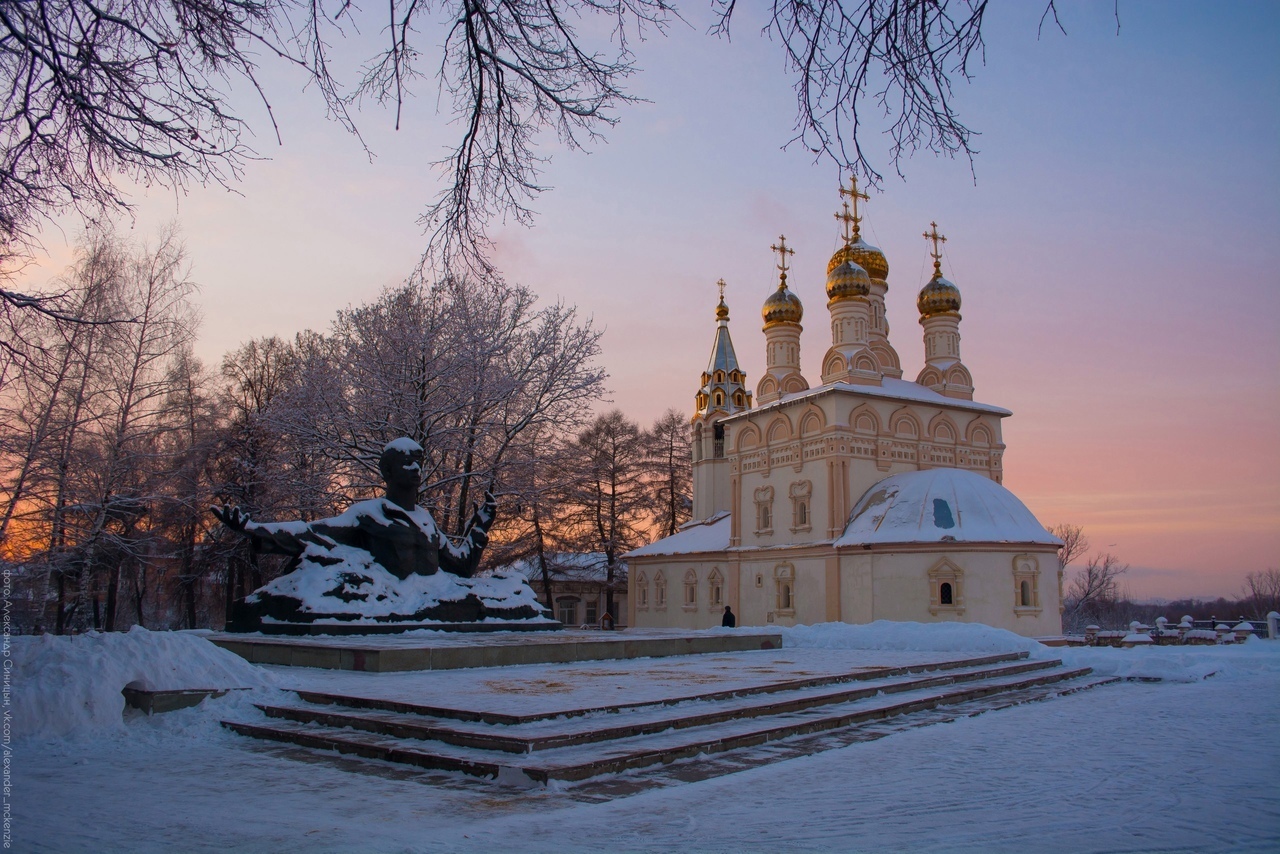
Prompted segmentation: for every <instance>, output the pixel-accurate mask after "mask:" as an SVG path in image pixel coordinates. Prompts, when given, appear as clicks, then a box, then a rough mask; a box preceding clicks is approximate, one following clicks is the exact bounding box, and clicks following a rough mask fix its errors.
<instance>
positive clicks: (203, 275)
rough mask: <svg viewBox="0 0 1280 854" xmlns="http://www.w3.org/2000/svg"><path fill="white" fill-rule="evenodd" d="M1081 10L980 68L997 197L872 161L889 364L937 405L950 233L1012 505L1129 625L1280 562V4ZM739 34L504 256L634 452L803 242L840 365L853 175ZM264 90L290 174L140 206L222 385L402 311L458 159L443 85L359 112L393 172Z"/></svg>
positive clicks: (702, 51)
mask: <svg viewBox="0 0 1280 854" xmlns="http://www.w3.org/2000/svg"><path fill="white" fill-rule="evenodd" d="M1060 5H1063V6H1064V8H1062V9H1061V10H1060V12H1061V15H1062V21H1063V24H1064V25H1065V27H1066V28H1067V31H1068V35H1066V36H1063V35H1062V34H1061V33H1060V32H1058V31H1057V30H1056V29H1055V28H1053V27H1052V26H1046V27H1045V29H1044V31H1043V33H1042V34H1041V35H1040V37H1039V38H1038V39H1037V25H1038V21H1039V18H1040V12H1041V11H1042V7H1041V6H1040V4H1036V3H1017V2H1010V0H1006V2H997V3H992V5H991V7H990V9H989V11H988V14H987V27H986V30H985V32H986V37H987V53H986V59H987V62H986V65H985V67H984V66H978V67H977V68H976V75H975V78H974V80H973V81H972V82H971V83H968V84H966V83H963V82H959V83H957V91H956V103H957V105H958V107H959V110H960V114H961V118H962V120H964V121H965V122H966V123H967V124H969V125H970V126H971V127H973V128H975V129H976V130H978V131H980V132H981V134H982V135H981V136H980V137H979V138H978V139H977V148H978V149H980V152H981V153H980V154H979V156H978V157H977V159H976V161H975V163H974V167H973V169H974V171H973V173H971V172H970V166H969V163H968V162H966V161H964V160H950V159H945V158H936V157H934V156H933V155H931V154H927V153H926V154H918V155H916V156H915V157H913V158H911V159H908V160H905V161H903V163H902V166H901V169H902V172H903V177H899V176H898V175H897V174H895V172H894V169H893V167H892V165H891V164H890V163H889V162H888V160H887V157H886V155H885V152H886V151H887V145H886V144H885V143H884V142H883V141H882V140H881V139H880V138H879V137H878V136H876V135H875V134H874V132H873V133H869V134H868V136H867V137H866V139H864V141H863V142H864V146H867V147H868V148H869V149H870V151H871V152H872V159H873V162H874V163H876V164H877V165H878V166H880V167H881V171H882V172H883V173H884V175H885V176H886V177H885V180H884V182H883V185H882V186H881V187H880V188H879V190H878V191H873V192H872V196H871V201H870V203H869V204H868V205H866V215H867V219H866V221H865V223H864V226H863V228H864V234H865V235H866V237H867V239H868V240H869V241H870V242H872V243H874V244H876V245H878V246H880V247H881V248H882V249H883V250H884V252H885V254H886V255H887V257H888V260H889V265H890V272H889V279H888V281H889V294H888V297H887V302H888V318H889V323H890V326H891V333H890V338H891V340H892V342H893V343H894V345H895V347H896V348H897V350H898V352H899V353H900V355H901V356H902V360H903V368H904V372H905V374H906V376H907V377H908V378H912V377H914V376H915V375H916V373H917V372H918V371H919V369H920V367H921V365H922V363H923V345H922V344H921V332H920V327H919V324H918V323H917V314H916V311H915V295H916V292H917V291H918V290H919V288H920V287H921V285H923V284H924V282H925V281H926V280H927V279H928V275H929V272H930V269H931V267H930V264H929V257H928V254H927V248H928V247H927V245H926V243H925V241H924V239H923V238H922V237H921V234H922V232H923V231H925V230H926V229H927V228H928V226H929V223H930V221H933V220H936V221H937V223H938V226H939V229H940V231H942V232H943V233H944V234H945V235H947V237H948V238H949V240H948V242H947V244H946V247H945V257H944V262H943V263H944V271H945V273H946V275H947V277H948V278H949V279H951V280H952V281H953V282H955V283H956V284H957V285H958V287H959V288H960V290H961V293H962V294H963V299H964V307H963V317H964V319H963V322H962V323H961V334H962V336H963V344H962V353H963V356H964V360H965V362H966V363H967V364H968V365H969V367H970V369H971V370H972V372H973V376H974V384H975V386H976V389H977V391H976V393H975V398H976V399H978V400H981V401H983V402H988V403H993V404H997V405H1000V406H1004V407H1006V408H1008V409H1011V410H1013V412H1014V415H1013V417H1012V418H1009V419H1006V421H1005V426H1004V438H1005V442H1006V444H1007V445H1008V450H1007V453H1006V456H1005V473H1006V477H1005V485H1006V486H1008V487H1009V488H1010V489H1011V490H1013V492H1014V493H1016V494H1017V495H1018V496H1019V497H1020V498H1021V499H1022V500H1023V501H1024V502H1025V503H1026V504H1027V505H1028V506H1029V507H1030V508H1031V509H1032V511H1033V512H1035V514H1036V515H1037V517H1038V518H1039V519H1040V520H1041V521H1043V522H1044V523H1045V524H1050V525H1051V524H1054V523H1059V522H1069V523H1074V524H1079V525H1083V526H1084V528H1085V532H1086V534H1087V536H1088V537H1089V538H1090V540H1091V541H1092V543H1093V546H1094V548H1095V550H1101V551H1111V552H1114V553H1115V554H1117V555H1118V556H1120V558H1121V559H1122V560H1123V561H1125V562H1127V563H1129V564H1130V565H1131V570H1130V572H1129V574H1128V576H1127V584H1128V591H1129V593H1130V594H1131V595H1134V596H1138V597H1164V598H1175V597H1180V596H1202V597H1203V596H1217V595H1228V596H1231V595H1235V594H1237V593H1238V592H1239V590H1240V587H1241V584H1242V582H1243V580H1244V576H1245V574H1246V573H1247V572H1253V571H1258V570H1263V569H1267V568H1268V567H1276V566H1280V556H1278V555H1280V427H1278V426H1277V425H1280V379H1278V373H1280V320H1278V318H1280V251H1278V250H1277V247H1278V246H1280V201H1278V199H1280V196H1278V194H1277V191H1278V190H1280V64H1278V63H1277V62H1276V57H1277V56H1280V6H1277V5H1275V4H1274V3H1266V2H1261V3H1222V4H1204V3H1185V2H1144V1H1140V0H1124V2H1122V3H1121V4H1120V7H1119V14H1120V24H1121V29H1120V33H1119V34H1118V35H1117V33H1116V21H1115V18H1114V16H1113V15H1114V7H1113V4H1112V2H1111V0H1104V1H1103V2H1096V3H1078V4H1076V3H1073V4H1069V5H1066V4H1060ZM742 11H743V12H745V13H746V14H743V15H742V16H741V17H740V18H738V19H736V25H735V31H734V39H733V41H732V42H729V41H725V40H722V39H716V38H714V37H711V36H708V35H706V34H705V29H706V24H707V21H708V18H707V10H706V8H704V7H701V6H699V7H697V8H692V7H690V8H686V9H683V10H682V12H683V14H684V15H685V17H686V20H687V21H689V25H688V26H685V25H684V24H677V25H675V26H673V27H672V29H671V32H670V34H669V36H668V37H666V38H660V37H655V38H650V39H649V40H647V41H644V42H641V43H639V44H637V45H635V46H634V47H635V51H636V57H637V61H638V64H639V65H640V66H641V68H642V69H643V70H642V72H641V73H640V74H639V75H638V76H637V77H636V78H635V79H634V80H633V81H632V91H633V93H634V94H636V95H639V96H640V97H642V98H645V99H648V103H642V104H637V105H633V106H630V107H626V108H624V109H622V110H621V111H620V114H619V115H620V118H621V123H620V124H619V125H618V126H617V127H616V128H614V129H613V130H612V131H611V132H610V133H609V135H608V140H607V142H606V143H603V144H599V145H597V146H595V148H594V149H593V150H592V151H591V152H590V153H582V152H567V151H564V150H562V149H561V148H559V147H557V146H556V145H555V141H554V139H550V140H548V148H547V150H548V151H549V152H551V153H553V154H554V158H553V160H552V161H551V163H550V164H549V165H548V167H547V169H546V171H545V173H544V176H543V177H544V183H545V184H546V185H548V186H550V187H552V188H554V189H552V190H551V191H550V192H548V193H546V194H545V195H544V196H543V197H542V198H541V199H540V200H539V201H538V202H537V203H536V204H535V207H536V208H537V210H538V211H539V213H540V215H539V217H538V219H537V222H536V224H535V227H533V228H532V229H525V228H522V227H517V226H506V227H501V228H499V229H498V230H497V231H496V233H495V237H496V241H497V260H498V263H499V266H500V268H501V271H502V273H503V274H504V275H505V276H506V277H507V278H508V279H509V280H511V281H515V282H520V283H522V284H525V285H528V286H530V287H532V288H533V289H534V290H535V291H537V292H538V293H540V294H541V295H542V296H543V297H544V298H545V299H547V300H554V299H557V298H561V299H564V300H565V301H567V302H570V303H575V304H577V305H578V307H579V309H580V310H581V312H582V313H583V314H588V315H591V316H593V317H594V319H595V322H596V324H597V325H599V326H601V327H603V328H605V329H606V334H605V338H604V356H603V363H604V365H605V367H606V368H607V369H608V371H609V373H610V375H611V379H610V383H609V385H610V388H611V391H612V395H611V397H612V404H613V405H616V406H618V407H619V408H621V409H622V410H623V411H624V412H626V413H627V414H628V415H629V416H631V417H632V418H635V419H637V420H640V421H641V422H648V421H651V420H652V419H654V418H655V417H657V416H658V415H660V414H661V413H662V412H663V411H664V410H666V409H667V408H670V407H675V408H677V409H680V410H681V411H684V412H689V411H690V410H691V407H692V404H693V396H694V392H695V391H696V389H697V383H698V375H699V373H700V371H701V370H702V368H703V366H704V365H705V362H706V359H707V355H708V353H709V351H710V347H711V341H712V335H713V330H714V306H715V303H716V289H715V282H716V280H717V279H719V278H724V279H725V280H726V281H727V282H728V291H727V297H726V298H727V300H728V302H729V305H730V308H731V316H732V322H731V330H732V334H733V339H734V343H735V345H736V348H737V353H738V356H739V359H740V360H741V361H742V363H743V367H744V369H745V370H746V371H747V373H748V381H749V383H751V384H752V385H754V383H755V382H756V381H757V380H758V379H759V377H760V373H761V371H762V369H763V366H764V353H763V341H764V337H763V335H762V333H761V330H760V314H759V311H760V305H761V303H762V302H763V300H764V299H765V297H766V296H767V295H768V294H769V292H770V290H771V289H772V288H773V287H775V286H776V271H775V269H774V257H773V256H772V255H771V253H770V251H769V245H770V244H771V243H773V242H776V239H777V237H778V235H779V234H785V235H786V236H787V241H788V243H789V244H790V245H792V246H794V247H795V249H796V254H795V257H794V259H793V267H792V269H793V272H792V273H791V274H790V276H789V283H790V285H791V287H792V289H793V290H794V291H795V292H796V293H797V295H798V296H799V297H800V299H801V300H802V301H803V302H804V305H805V309H806V317H805V327H806V331H805V333H804V338H803V341H804V345H803V347H804V349H803V356H802V366H803V368H804V371H805V373H806V375H807V376H808V377H809V379H810V382H811V383H812V384H817V382H818V379H817V374H818V372H819V371H818V364H819V359H820V356H821V354H822V353H823V352H824V351H825V349H826V347H827V346H828V345H829V343H830V333H829V327H828V321H827V314H826V310H825V298H824V293H823V281H824V276H825V271H826V261H827V258H828V257H829V256H830V255H831V253H832V252H833V251H834V250H835V249H836V248H837V246H838V245H839V226H838V223H837V222H836V220H835V219H834V218H833V216H832V215H833V214H834V213H835V212H836V211H837V210H838V209H839V197H838V196H837V193H836V188H837V186H838V185H839V184H840V183H841V181H842V180H843V176H841V174H840V173H839V172H838V171H837V170H836V169H835V167H834V166H832V165H831V164H829V163H819V164H814V163H813V162H812V158H811V157H810V156H809V155H807V154H806V153H805V152H804V151H803V150H800V149H796V148H793V149H791V150H787V151H783V150H781V146H782V145H783V144H784V143H785V142H786V141H787V140H788V138H789V137H790V135H791V134H790V130H791V127H792V124H793V118H794V99H793V95H792V92H791V89H790V83H789V79H788V78H787V77H786V76H785V75H784V74H783V73H782V72H783V68H782V56H781V53H780V51H779V50H778V49H777V46H776V45H773V44H771V43H769V42H768V41H767V40H764V39H761V38H760V37H759V36H758V22H755V21H752V20H749V16H750V15H751V14H753V12H752V11H751V10H745V9H744V10H742ZM374 35H375V36H376V35H377V34H376V33H374ZM427 64H430V63H429V62H428V63H427ZM264 79H265V82H266V88H267V91H268V94H269V95H270V97H271V100H272V104H273V106H274V107H275V109H276V115H277V118H278V120H279V122H280V126H281V129H282V135H283V145H277V144H276V142H275V139H274V137H273V136H272V134H271V132H270V125H269V123H268V122H267V121H266V119H265V116H264V115H263V114H262V111H261V109H260V108H259V107H257V105H256V104H255V102H254V101H253V100H252V99H251V98H249V97H247V96H246V97H245V98H244V99H243V100H242V102H241V103H242V105H243V111H244V113H245V114H246V115H247V117H248V118H249V119H250V120H251V122H252V124H253V127H254V128H255V130H256V132H257V134H258V136H257V137H256V140H255V146H256V148H257V150H258V151H259V153H260V154H261V155H262V156H263V157H264V158H265V159H263V160H261V161H258V162H254V163H251V164H250V165H249V167H248V168H247V169H246V172H245V175H244V179H243V181H242V182H241V183H239V184H238V185H236V188H235V189H236V192H235V193H232V192H228V191H227V190H225V189H223V188H220V187H209V188H192V189H190V190H189V192H187V193H185V194H175V193H174V192H173V191H171V190H170V191H167V192H166V191H165V190H164V189H162V188H152V189H151V190H149V191H139V193H138V195H137V200H138V207H137V211H136V218H135V220H134V221H133V222H132V223H129V222H126V223H125V226H126V227H129V226H130V225H131V226H132V228H133V229H134V231H135V232H136V234H137V235H138V236H139V237H145V236H147V235H148V234H151V233H153V232H154V231H155V229H156V228H157V226H158V225H159V224H161V223H163V222H165V221H168V220H175V219H176V220H177V221H178V222H179V223H180V225H181V227H182V229H183V233H184V235H185V239H186V242H187V246H188V249H189V253H190V257H191V260H192V263H193V275H194V278H195V279H196V280H197V281H198V282H200V284H201V287H202V291H201V293H200V295H199V297H198V301H199V304H200V306H201V311H202V314H203V318H204V321H203V326H202V330H201V340H200V344H199V348H198V351H199V355H200V356H201V357H202V358H203V359H205V360H206V361H207V362H208V363H210V364H213V365H216V364H217V363H218V362H219V361H220V360H221V357H222V354H223V353H224V352H226V351H227V350H230V349H232V348H234V347H236V346H237V345H238V344H240V343H241V342H243V341H246V340H248V339H249V338H253V337H258V336H265V335H272V334H276V335H282V336H292V335H293V333H295V332H297V331H299V330H301V329H304V328H308V327H309V328H315V329H322V328H324V327H326V326H327V325H328V323H329V320H330V319H331V318H332V316H333V314H334V312H335V311H336V310H338V309H340V308H343V307H345V306H347V305H351V304H356V303H360V302H362V301H365V300H368V299H370V298H372V297H373V296H375V295H376V294H377V293H378V292H379V291H380V290H381V289H382V288H384V287H386V286H388V285H394V284H397V283H399V282H402V281H403V280H404V278H405V277H406V276H407V275H408V273H409V272H410V271H411V270H412V269H413V267H414V265H415V263H416V262H417V260H418V257H419V254H420V252H421V251H422V248H423V246H424V243H425V240H424V238H423V236H422V234H421V231H420V229H419V227H418V226H417V224H416V222H415V220H416V218H417V215H418V214H419V213H420V212H421V210H422V209H423V208H424V207H425V206H426V204H427V203H428V202H429V200H430V199H432V198H433V197H434V196H435V195H436V193H437V192H438V191H439V188H440V183H439V181H440V176H439V174H438V173H437V172H435V171H434V170H433V169H432V167H431V166H430V163H431V161H433V160H436V159H438V158H440V157H441V156H443V154H444V152H445V148H446V146H448V145H449V144H450V143H451V142H452V141H453V139H454V137H455V135H456V134H457V132H458V131H457V129H456V128H454V127H451V126H450V125H449V124H448V123H447V117H446V116H441V115H438V114H436V112H435V106H436V99H435V96H434V91H430V90H429V87H424V89H423V91H421V92H420V93H419V97H418V98H417V100H416V101H414V102H413V103H412V104H410V106H409V109H408V110H407V111H406V119H407V120H406V121H405V122H403V123H402V128H401V130H400V131H399V132H395V131H393V130H392V125H393V117H392V116H391V115H390V114H387V113H384V112H382V111H379V110H372V111H366V112H365V113H363V114H362V115H361V117H360V118H361V123H362V130H363V132H364V133H365V135H366V140H367V141H368V143H369V145H370V147H371V148H372V149H373V151H374V153H375V154H376V158H375V159H373V160H372V161H370V160H369V159H368V158H366V157H365V156H364V154H363V152H362V151H361V149H360V146H359V144H358V143H357V141H356V140H355V139H353V138H352V137H350V136H348V135H346V134H345V133H344V132H343V131H342V129H341V128H340V127H339V126H337V125H336V124H333V123H330V122H328V121H326V120H325V119H324V115H323V108H322V105H321V104H320V103H319V99H318V97H316V96H315V94H314V92H311V91H303V89H302V83H303V81H301V80H300V79H298V78H296V77H291V76H289V72H286V71H284V70H279V69H276V70H271V69H268V73H267V74H266V75H265V78H264ZM873 112H874V110H869V111H868V115H869V116H871V115H872V113H873ZM872 118H874V116H872ZM872 129H873V131H874V130H878V128H876V126H875V125H874V122H873V124H872ZM975 179H976V180H975ZM76 229H77V226H76V225H75V223H74V222H73V221H72V220H71V219H66V220H64V227H63V229H62V230H61V231H59V230H56V229H50V230H48V231H47V232H46V234H45V236H44V241H45V246H46V249H47V250H48V256H47V257H46V258H43V259H42V260H41V262H40V264H39V265H38V266H37V267H36V268H33V269H32V270H30V271H29V273H28V280H29V282H30V283H31V284H30V285H29V286H30V287H32V288H38V287H40V286H42V285H43V283H44V282H45V281H47V280H48V278H49V277H50V276H52V275H53V274H55V273H56V272H58V271H60V270H61V269H62V268H63V267H64V266H65V265H66V264H67V263H68V261H69V260H70V257H71V249H70V247H69V246H68V245H67V244H68V242H69V241H72V240H74V237H75V234H76ZM606 405H607V404H606Z"/></svg>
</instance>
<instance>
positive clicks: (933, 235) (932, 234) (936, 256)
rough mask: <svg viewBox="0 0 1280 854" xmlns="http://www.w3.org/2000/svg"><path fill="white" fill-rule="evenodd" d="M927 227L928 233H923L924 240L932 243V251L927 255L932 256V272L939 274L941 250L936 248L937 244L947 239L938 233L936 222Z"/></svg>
mask: <svg viewBox="0 0 1280 854" xmlns="http://www.w3.org/2000/svg"><path fill="white" fill-rule="evenodd" d="M929 226H930V229H929V231H926V232H925V233H924V239H925V240H932V241H933V251H932V252H930V253H929V254H930V255H932V256H933V271H934V272H935V273H939V274H940V273H941V272H942V250H941V249H940V248H939V247H938V244H939V243H946V242H947V238H946V237H945V236H944V235H941V234H939V233H938V224H937V223H936V222H931V223H929Z"/></svg>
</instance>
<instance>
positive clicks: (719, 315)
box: [716, 296, 729, 320]
mask: <svg viewBox="0 0 1280 854" xmlns="http://www.w3.org/2000/svg"><path fill="white" fill-rule="evenodd" d="M728 319H729V306H728V305H726V304H725V301H724V297H723V296H722V297H720V304H719V305H718V306H716V320H728Z"/></svg>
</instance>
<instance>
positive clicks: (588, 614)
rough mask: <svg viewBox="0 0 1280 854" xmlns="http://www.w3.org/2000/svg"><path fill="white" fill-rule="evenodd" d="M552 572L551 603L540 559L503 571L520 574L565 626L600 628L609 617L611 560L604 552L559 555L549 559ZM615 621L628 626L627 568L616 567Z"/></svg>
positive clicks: (510, 566)
mask: <svg viewBox="0 0 1280 854" xmlns="http://www.w3.org/2000/svg"><path fill="white" fill-rule="evenodd" d="M547 568H548V569H549V570H550V571H551V598H552V601H551V602H547V601H546V592H545V591H544V589H543V585H542V568H541V566H539V564H538V559H537V558H525V559H523V560H519V561H516V562H515V563H511V564H508V565H506V566H504V567H501V568H500V571H507V572H518V573H520V574H521V575H523V576H524V577H525V578H526V579H528V581H529V586H530V587H532V588H533V590H534V592H535V593H537V595H538V601H539V602H541V603H542V604H544V605H547V606H548V607H550V608H551V610H552V616H553V617H555V618H556V619H557V620H559V621H560V622H561V623H564V625H565V626H568V627H574V626H595V627H598V626H599V625H600V621H601V619H602V618H603V617H604V614H605V601H606V597H605V594H606V593H607V592H608V588H609V582H608V561H607V560H606V559H605V556H604V553H603V552H594V553H588V554H577V553H567V552H562V553H555V554H551V555H548V556H547ZM613 573H614V578H613V585H614V591H613V602H614V606H613V607H614V611H615V613H614V614H613V619H614V624H615V626H625V625H627V614H628V605H627V565H626V564H625V563H618V564H617V565H615V566H614V570H613Z"/></svg>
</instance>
